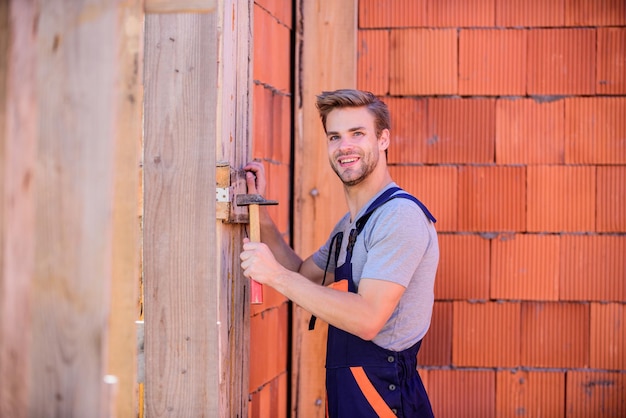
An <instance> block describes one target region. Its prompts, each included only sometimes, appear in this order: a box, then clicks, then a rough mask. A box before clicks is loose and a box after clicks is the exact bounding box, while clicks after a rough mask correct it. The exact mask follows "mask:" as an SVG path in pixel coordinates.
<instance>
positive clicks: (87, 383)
mask: <svg viewBox="0 0 626 418" xmlns="http://www.w3.org/2000/svg"><path fill="white" fill-rule="evenodd" d="M141 14H142V5H141V4H140V2H139V1H126V2H121V1H111V2H106V4H104V3H102V2H96V1H86V2H82V3H81V4H77V3H75V2H69V1H64V0H51V1H45V2H38V1H5V2H2V5H1V6H0V20H2V25H1V29H0V40H1V41H0V43H1V44H2V50H1V52H0V54H1V58H0V63H1V65H0V74H2V76H1V77H0V82H1V87H0V102H1V105H0V109H2V112H1V116H0V120H1V121H2V122H1V123H0V126H1V127H2V129H1V131H0V136H1V148H2V151H1V152H0V155H1V157H0V166H1V170H0V171H1V172H2V175H0V179H2V182H1V186H0V190H1V206H2V210H1V212H0V214H1V224H0V225H1V226H0V231H1V235H2V238H1V240H0V242H1V245H0V249H1V253H2V256H1V260H2V270H1V273H0V374H2V376H3V379H4V380H3V384H2V389H0V415H1V416H11V417H26V416H65V417H74V416H75V417H79V416H111V415H112V414H114V413H116V412H118V411H120V414H127V416H130V414H132V413H134V411H135V400H136V398H135V397H134V391H133V386H134V381H135V375H134V351H135V350H134V345H135V344H134V339H131V340H130V343H129V341H128V340H127V338H126V337H124V336H125V335H126V336H127V335H129V333H130V334H132V333H133V332H134V324H133V322H134V321H133V319H134V318H133V314H134V313H135V312H134V309H133V307H134V306H136V305H135V303H136V300H135V299H134V294H135V293H136V288H134V286H132V285H131V286H128V283H136V280H137V275H136V273H137V261H138V249H139V247H138V241H137V238H138V234H137V232H138V223H137V199H136V197H137V180H138V177H137V174H138V173H137V164H138V153H139V148H138V143H139V135H140V133H141V130H140V129H141V128H140V123H139V122H140V120H141V116H140V115H141V91H140V84H141V72H140V69H141V67H140V64H139V62H140V58H141V57H140V55H141V52H140V51H141V48H142V45H141V42H140V39H141V28H142V19H141ZM120 27H122V28H124V30H123V31H120V30H119V28H120ZM133 290H134V291H133ZM113 299H114V300H115V306H116V314H115V315H113V316H111V309H112V305H111V301H112V300H113ZM124 316H125V317H127V318H128V317H129V318H131V320H130V321H129V322H127V323H126V324H125V325H121V326H120V328H116V329H115V330H112V328H110V327H111V326H113V323H117V324H119V322H118V320H119V319H120V318H122V317H124ZM109 321H111V323H110V322H109ZM118 350H122V351H124V352H125V356H126V357H125V358H124V359H122V358H119V359H118V358H116V359H115V360H114V361H112V360H111V359H110V357H109V353H113V352H118ZM116 357H117V356H116ZM126 359H128V360H126ZM108 374H116V376H115V378H114V379H113V378H111V379H107V380H106V381H105V379H104V376H105V375H108ZM107 382H109V383H107ZM120 389H122V390H123V392H122V393H120V392H119V390H120ZM117 402H119V405H120V409H119V410H118V411H116V410H115V409H116V406H115V404H116V403H117ZM121 411H125V412H121Z"/></svg>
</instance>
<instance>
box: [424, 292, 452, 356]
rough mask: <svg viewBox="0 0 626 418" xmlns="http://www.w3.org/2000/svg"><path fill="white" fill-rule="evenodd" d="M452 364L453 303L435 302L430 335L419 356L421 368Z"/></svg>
mask: <svg viewBox="0 0 626 418" xmlns="http://www.w3.org/2000/svg"><path fill="white" fill-rule="evenodd" d="M450 363H452V303H451V302H435V305H434V306H433V316H432V320H431V323H430V328H429V329H428V333H427V334H426V336H425V337H424V340H423V341H422V346H421V347H420V351H419V353H418V355H417V364H418V365H419V366H445V365H449V364H450Z"/></svg>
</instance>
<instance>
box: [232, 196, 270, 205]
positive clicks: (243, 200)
mask: <svg viewBox="0 0 626 418" xmlns="http://www.w3.org/2000/svg"><path fill="white" fill-rule="evenodd" d="M235 199H236V203H237V206H250V205H260V206H268V205H277V204H278V202H277V201H276V200H267V199H265V198H264V197H263V196H261V195H260V194H238V195H237V196H236V197H235Z"/></svg>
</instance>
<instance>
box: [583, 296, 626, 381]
mask: <svg viewBox="0 0 626 418" xmlns="http://www.w3.org/2000/svg"><path fill="white" fill-rule="evenodd" d="M590 341H591V354H590V366H591V367H592V368H594V369H609V370H626V355H624V353H626V307H625V305H624V304H622V303H601V304H600V303H592V304H591V338H590Z"/></svg>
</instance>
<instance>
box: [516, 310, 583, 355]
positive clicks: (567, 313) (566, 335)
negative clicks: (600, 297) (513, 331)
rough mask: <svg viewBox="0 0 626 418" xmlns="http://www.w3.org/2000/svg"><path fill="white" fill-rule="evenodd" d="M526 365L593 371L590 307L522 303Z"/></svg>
mask: <svg viewBox="0 0 626 418" xmlns="http://www.w3.org/2000/svg"><path fill="white" fill-rule="evenodd" d="M521 316H522V321H521V322H522V326H521V328H522V332H521V334H522V355H521V357H522V365H523V366H525V367H589V337H588V336H589V316H590V314H589V305H583V304H580V303H550V302H545V303H542V302H522V314H521Z"/></svg>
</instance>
